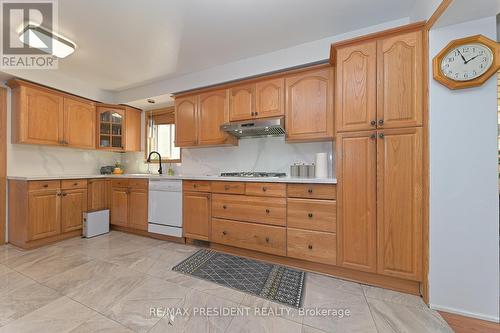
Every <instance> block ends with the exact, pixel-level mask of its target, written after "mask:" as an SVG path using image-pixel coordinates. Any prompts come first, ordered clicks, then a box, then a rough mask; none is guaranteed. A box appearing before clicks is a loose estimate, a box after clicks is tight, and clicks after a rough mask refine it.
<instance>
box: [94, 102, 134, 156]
mask: <svg viewBox="0 0 500 333" xmlns="http://www.w3.org/2000/svg"><path fill="white" fill-rule="evenodd" d="M97 123H98V126H97V128H98V133H97V140H98V141H97V142H98V145H97V148H98V149H102V150H112V151H141V110H138V109H134V108H131V107H128V106H123V105H108V104H99V105H98V106H97Z"/></svg>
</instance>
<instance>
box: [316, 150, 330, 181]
mask: <svg viewBox="0 0 500 333" xmlns="http://www.w3.org/2000/svg"><path fill="white" fill-rule="evenodd" d="M327 177H328V156H327V153H317V154H316V178H327Z"/></svg>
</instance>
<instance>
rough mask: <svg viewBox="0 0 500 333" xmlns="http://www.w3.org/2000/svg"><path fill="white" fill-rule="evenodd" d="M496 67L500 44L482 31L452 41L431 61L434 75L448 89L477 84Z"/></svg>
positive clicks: (498, 66)
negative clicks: (481, 33) (481, 32)
mask: <svg viewBox="0 0 500 333" xmlns="http://www.w3.org/2000/svg"><path fill="white" fill-rule="evenodd" d="M499 68H500V46H499V44H498V43H497V42H495V41H493V40H491V39H489V38H487V37H484V36H482V35H476V36H470V37H466V38H461V39H455V40H453V41H451V42H450V43H449V44H448V45H446V47H445V48H444V49H442V50H441V52H439V53H438V54H437V55H436V56H435V57H434V59H433V61H432V71H433V74H434V79H435V80H436V81H439V82H440V83H441V84H443V85H445V86H446V87H448V88H450V89H462V88H469V87H476V86H479V85H481V84H483V83H484V82H485V81H486V80H488V79H489V78H490V77H491V76H492V75H493V74H495V73H496V72H497V71H498V69H499Z"/></svg>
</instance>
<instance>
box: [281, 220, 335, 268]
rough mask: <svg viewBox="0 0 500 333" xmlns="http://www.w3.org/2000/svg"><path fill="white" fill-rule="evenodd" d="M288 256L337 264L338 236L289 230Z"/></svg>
mask: <svg viewBox="0 0 500 333" xmlns="http://www.w3.org/2000/svg"><path fill="white" fill-rule="evenodd" d="M287 244H288V245H287V256H288V257H291V258H297V259H303V260H308V261H315V262H319V263H322V264H328V265H335V264H336V263H337V236H336V234H330V233H326V232H319V231H306V230H299V229H291V228H288V230H287Z"/></svg>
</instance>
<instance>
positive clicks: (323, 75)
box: [285, 67, 334, 141]
mask: <svg viewBox="0 0 500 333" xmlns="http://www.w3.org/2000/svg"><path fill="white" fill-rule="evenodd" d="M285 88H286V103H285V121H286V140H287V141H321V140H331V139H333V122H334V121H333V69H332V68H330V67H327V68H322V69H314V70H310V71H305V72H301V73H298V74H295V75H291V76H288V77H286V80H285Z"/></svg>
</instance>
